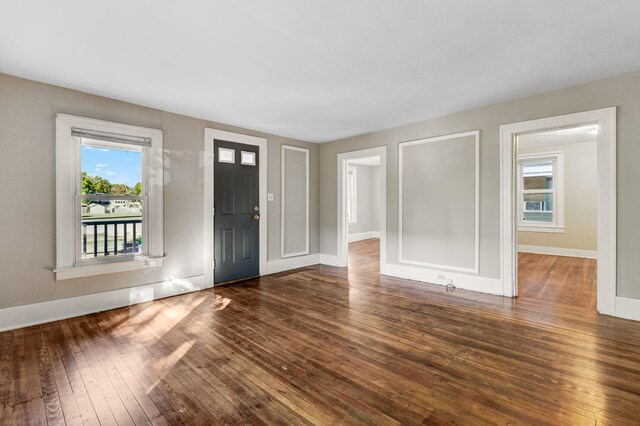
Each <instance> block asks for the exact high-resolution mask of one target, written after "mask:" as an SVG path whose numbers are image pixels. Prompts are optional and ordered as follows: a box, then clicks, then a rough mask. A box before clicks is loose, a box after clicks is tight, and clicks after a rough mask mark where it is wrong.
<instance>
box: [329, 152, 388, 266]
mask: <svg viewBox="0 0 640 426" xmlns="http://www.w3.org/2000/svg"><path fill="white" fill-rule="evenodd" d="M367 157H380V274H384V273H385V265H386V263H387V147H386V146H381V147H377V148H369V149H363V150H360V151H352V152H344V153H342V154H338V209H337V210H338V211H337V214H338V221H337V222H336V223H337V224H338V226H337V234H338V236H337V245H338V247H337V251H336V252H337V253H338V264H337V265H336V266H340V267H344V266H347V263H348V254H349V242H348V238H347V229H348V227H347V212H346V210H345V202H344V195H345V185H346V173H347V161H348V160H355V159H358V158H367Z"/></svg>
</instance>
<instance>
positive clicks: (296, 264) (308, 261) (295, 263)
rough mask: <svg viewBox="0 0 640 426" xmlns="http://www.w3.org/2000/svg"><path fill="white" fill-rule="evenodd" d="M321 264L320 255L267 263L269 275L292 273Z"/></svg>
mask: <svg viewBox="0 0 640 426" xmlns="http://www.w3.org/2000/svg"><path fill="white" fill-rule="evenodd" d="M319 263H320V255H319V254H317V253H316V254H309V255H307V256H298V257H289V258H286V259H278V260H270V261H268V262H267V274H277V273H278V272H284V271H290V270H292V269H298V268H304V267H306V266H312V265H317V264H319Z"/></svg>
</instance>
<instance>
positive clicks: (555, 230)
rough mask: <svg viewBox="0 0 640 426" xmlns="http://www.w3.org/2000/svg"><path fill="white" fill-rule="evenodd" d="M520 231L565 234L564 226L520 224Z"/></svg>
mask: <svg viewBox="0 0 640 426" xmlns="http://www.w3.org/2000/svg"><path fill="white" fill-rule="evenodd" d="M518 232H548V233H551V234H564V227H560V226H522V225H521V226H518Z"/></svg>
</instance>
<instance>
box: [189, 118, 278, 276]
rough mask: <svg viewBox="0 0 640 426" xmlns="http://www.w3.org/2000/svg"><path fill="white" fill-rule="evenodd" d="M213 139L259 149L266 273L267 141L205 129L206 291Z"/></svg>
mask: <svg viewBox="0 0 640 426" xmlns="http://www.w3.org/2000/svg"><path fill="white" fill-rule="evenodd" d="M215 139H220V140H224V141H227V142H235V143H242V144H246V145H254V146H257V147H258V148H259V150H258V153H259V159H258V161H259V162H258V175H259V181H260V182H259V206H258V207H259V208H260V222H261V223H260V245H259V247H260V275H265V274H266V273H267V235H268V232H267V224H268V223H269V222H268V218H267V139H265V138H260V137H257V136H249V135H244V134H242V133H234V132H227V131H225V130H218V129H212V128H209V127H205V129H204V152H203V158H202V159H201V167H203V168H204V275H205V285H206V287H207V288H211V287H213V284H214V275H213V265H214V260H215V257H214V244H215V240H214V226H213V217H214V211H213V204H214V194H213V191H214V184H213V176H214V173H213V172H214V168H215V161H214V150H213V149H214V147H213V145H214V144H213V142H214V140H215Z"/></svg>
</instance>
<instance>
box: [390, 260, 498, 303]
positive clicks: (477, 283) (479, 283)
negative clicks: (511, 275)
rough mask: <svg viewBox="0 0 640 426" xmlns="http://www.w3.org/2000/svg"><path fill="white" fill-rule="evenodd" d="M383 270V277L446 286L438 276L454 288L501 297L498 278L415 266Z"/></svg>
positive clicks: (391, 266) (393, 265)
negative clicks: (448, 280) (450, 281)
mask: <svg viewBox="0 0 640 426" xmlns="http://www.w3.org/2000/svg"><path fill="white" fill-rule="evenodd" d="M383 270H384V272H385V273H384V275H389V276H392V277H397V278H405V279H408V280H414V281H422V282H425V283H431V284H438V285H446V283H445V282H444V281H443V280H442V279H441V278H439V275H444V277H445V279H450V280H453V282H452V284H453V285H454V286H456V288H460V289H463V290H471V291H478V292H481V293H489V294H495V295H498V296H502V295H503V288H502V280H501V279H499V278H487V277H481V276H478V275H468V274H461V273H459V272H450V271H442V270H436V269H427V268H418V267H415V266H407V265H397V264H391V263H387V264H386V265H384V268H383Z"/></svg>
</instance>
